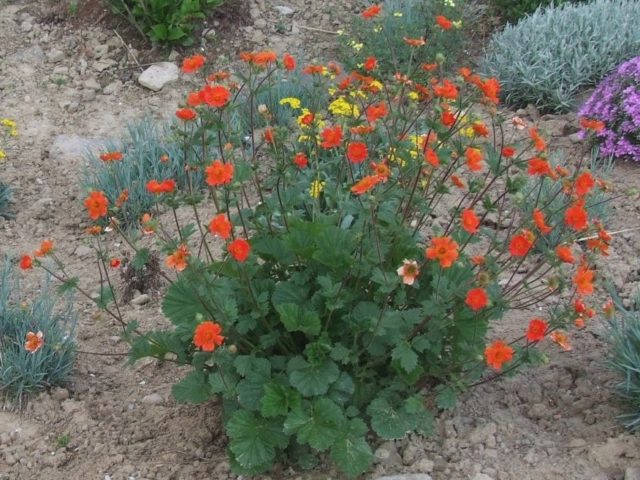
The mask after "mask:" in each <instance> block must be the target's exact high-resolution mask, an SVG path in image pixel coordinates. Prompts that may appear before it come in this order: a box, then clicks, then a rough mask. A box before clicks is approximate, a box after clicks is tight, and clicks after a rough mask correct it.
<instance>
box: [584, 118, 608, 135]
mask: <svg viewBox="0 0 640 480" xmlns="http://www.w3.org/2000/svg"><path fill="white" fill-rule="evenodd" d="M580 126H581V127H582V128H585V129H587V130H595V131H596V132H598V131H600V130H602V129H603V128H604V122H601V121H600V120H595V119H592V118H581V119H580Z"/></svg>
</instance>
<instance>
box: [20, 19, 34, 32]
mask: <svg viewBox="0 0 640 480" xmlns="http://www.w3.org/2000/svg"><path fill="white" fill-rule="evenodd" d="M20 30H22V31H23V32H24V33H29V32H30V31H31V30H33V25H32V24H31V22H29V21H28V20H25V21H24V22H22V23H21V24H20Z"/></svg>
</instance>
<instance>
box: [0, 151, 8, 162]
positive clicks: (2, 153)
mask: <svg viewBox="0 0 640 480" xmlns="http://www.w3.org/2000/svg"><path fill="white" fill-rule="evenodd" d="M4 158H7V154H6V153H4V151H3V150H0V160H2V159H4Z"/></svg>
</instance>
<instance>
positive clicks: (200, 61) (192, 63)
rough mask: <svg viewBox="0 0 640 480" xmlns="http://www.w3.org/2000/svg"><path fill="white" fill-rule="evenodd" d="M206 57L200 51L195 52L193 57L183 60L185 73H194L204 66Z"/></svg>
mask: <svg viewBox="0 0 640 480" xmlns="http://www.w3.org/2000/svg"><path fill="white" fill-rule="evenodd" d="M205 60H206V58H205V57H204V55H200V54H199V53H197V54H195V55H194V56H192V57H187V58H185V59H184V60H182V71H183V72H184V73H194V72H197V71H198V70H200V69H201V68H202V66H203V65H204V61H205Z"/></svg>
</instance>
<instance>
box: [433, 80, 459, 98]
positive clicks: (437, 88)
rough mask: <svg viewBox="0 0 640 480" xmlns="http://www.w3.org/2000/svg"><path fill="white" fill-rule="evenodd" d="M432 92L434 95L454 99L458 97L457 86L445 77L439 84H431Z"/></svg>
mask: <svg viewBox="0 0 640 480" xmlns="http://www.w3.org/2000/svg"><path fill="white" fill-rule="evenodd" d="M433 93H434V94H435V96H436V97H442V98H448V99H449V100H455V99H456V98H458V87H456V86H455V85H454V84H453V83H451V82H450V81H449V80H447V79H446V78H445V79H444V80H443V81H442V83H441V84H439V85H434V86H433Z"/></svg>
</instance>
